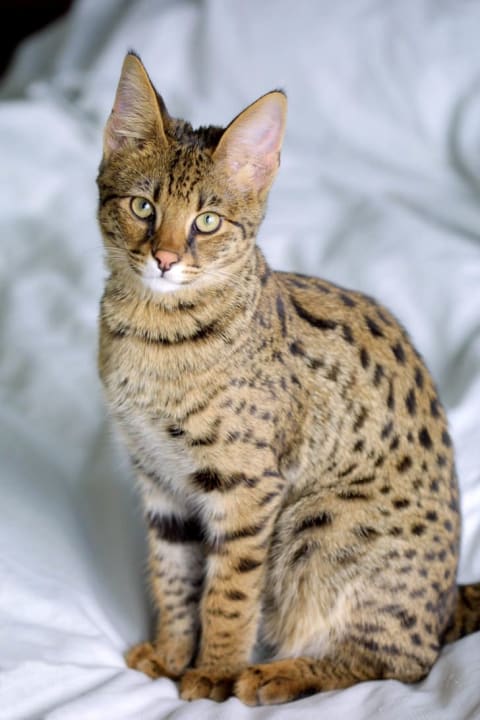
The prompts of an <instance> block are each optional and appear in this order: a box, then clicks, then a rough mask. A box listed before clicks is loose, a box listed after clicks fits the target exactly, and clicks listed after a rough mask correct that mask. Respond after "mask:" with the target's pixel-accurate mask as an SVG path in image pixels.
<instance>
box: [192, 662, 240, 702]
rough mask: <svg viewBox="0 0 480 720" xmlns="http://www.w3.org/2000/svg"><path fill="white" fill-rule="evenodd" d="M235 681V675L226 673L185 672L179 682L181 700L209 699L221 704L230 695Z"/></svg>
mask: <svg viewBox="0 0 480 720" xmlns="http://www.w3.org/2000/svg"><path fill="white" fill-rule="evenodd" d="M235 679H236V675H235V674H234V673H229V672H228V671H227V672H215V671H211V670H205V669H202V668H198V669H193V670H187V671H186V673H185V675H184V676H183V677H182V680H181V682H180V696H181V698H182V699H183V700H200V699H201V698H209V699H210V700H216V701H217V702H222V701H223V700H226V699H227V698H229V697H230V695H231V694H232V689H233V684H234V682H235Z"/></svg>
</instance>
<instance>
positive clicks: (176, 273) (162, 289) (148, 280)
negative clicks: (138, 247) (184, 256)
mask: <svg viewBox="0 0 480 720" xmlns="http://www.w3.org/2000/svg"><path fill="white" fill-rule="evenodd" d="M182 275H183V269H182V266H181V263H178V264H176V265H173V267H172V268H171V269H170V270H168V272H167V273H166V274H165V275H163V276H162V273H161V271H160V270H159V269H158V266H157V263H156V262H155V260H154V259H153V258H148V259H147V262H146V263H145V268H144V271H143V275H142V281H143V284H144V285H145V286H146V287H147V288H148V289H149V290H152V292H156V293H169V292H175V291H178V290H180V289H181V288H182V286H183V283H182Z"/></svg>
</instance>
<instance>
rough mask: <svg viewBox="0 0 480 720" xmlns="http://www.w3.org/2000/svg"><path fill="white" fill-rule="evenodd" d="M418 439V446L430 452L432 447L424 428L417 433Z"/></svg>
mask: <svg viewBox="0 0 480 720" xmlns="http://www.w3.org/2000/svg"><path fill="white" fill-rule="evenodd" d="M418 439H419V442H420V445H421V446H422V447H424V448H425V449H426V450H430V449H431V447H432V438H431V437H430V433H429V432H428V430H427V428H426V427H425V426H424V427H422V429H421V430H420V432H419V433H418Z"/></svg>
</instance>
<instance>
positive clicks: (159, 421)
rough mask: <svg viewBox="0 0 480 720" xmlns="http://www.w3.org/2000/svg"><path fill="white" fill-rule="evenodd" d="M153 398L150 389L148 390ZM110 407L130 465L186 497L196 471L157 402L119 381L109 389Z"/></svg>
mask: <svg viewBox="0 0 480 720" xmlns="http://www.w3.org/2000/svg"><path fill="white" fill-rule="evenodd" d="M151 392H152V394H153V395H154V388H152V390H151ZM109 394H110V405H111V408H112V410H113V414H114V416H115V417H116V419H117V422H118V425H119V428H120V431H121V433H122V435H123V436H124V438H125V440H126V442H127V446H128V448H129V451H130V454H131V457H132V462H133V464H134V466H136V468H137V469H139V470H141V471H142V472H143V473H144V475H145V476H147V477H148V478H150V479H151V480H153V481H154V482H156V483H159V484H161V485H163V486H165V487H166V488H167V487H168V488H169V489H170V490H171V491H172V492H174V493H175V494H181V495H185V494H190V492H191V482H190V478H191V476H192V474H193V473H195V472H196V471H197V470H198V469H199V467H198V463H197V461H196V459H195V457H194V456H193V453H192V451H191V449H190V448H189V447H188V446H187V444H186V443H185V440H184V438H183V437H179V436H178V434H177V433H175V430H174V429H173V428H172V420H171V418H169V417H168V416H167V415H166V413H165V412H164V411H163V410H162V407H161V403H160V402H158V403H157V402H154V401H153V402H152V400H154V397H152V395H150V396H149V394H148V392H147V391H145V389H144V388H142V387H141V386H138V387H137V386H136V385H135V386H133V385H132V384H130V383H128V384H127V383H123V382H122V381H119V382H118V384H116V383H113V382H112V384H111V386H110V393H109Z"/></svg>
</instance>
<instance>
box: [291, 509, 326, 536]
mask: <svg viewBox="0 0 480 720" xmlns="http://www.w3.org/2000/svg"><path fill="white" fill-rule="evenodd" d="M332 520H333V517H332V515H331V513H329V512H320V513H316V514H315V515H311V516H309V517H306V518H304V519H303V520H302V521H301V522H300V523H299V524H298V525H297V526H296V527H295V532H296V533H300V532H303V531H304V530H310V529H312V528H319V527H325V526H326V525H331V524H332Z"/></svg>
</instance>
